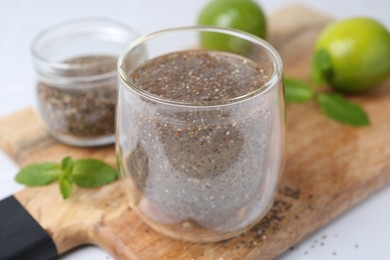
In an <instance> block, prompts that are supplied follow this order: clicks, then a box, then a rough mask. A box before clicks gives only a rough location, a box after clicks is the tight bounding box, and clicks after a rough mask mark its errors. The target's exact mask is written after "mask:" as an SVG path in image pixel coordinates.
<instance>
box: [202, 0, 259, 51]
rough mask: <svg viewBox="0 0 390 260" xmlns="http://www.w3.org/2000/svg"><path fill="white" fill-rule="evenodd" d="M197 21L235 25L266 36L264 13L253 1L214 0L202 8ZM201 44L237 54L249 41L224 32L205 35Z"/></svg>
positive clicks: (231, 26)
mask: <svg viewBox="0 0 390 260" xmlns="http://www.w3.org/2000/svg"><path fill="white" fill-rule="evenodd" d="M197 24H198V25H212V26H219V27H227V28H234V29H238V30H242V31H245V32H248V33H251V34H254V35H256V36H258V37H260V38H265V37H266V18H265V15H264V12H263V10H262V9H261V7H260V6H259V5H258V4H257V3H256V2H254V1H253V0H212V1H211V2H210V3H209V4H208V5H206V6H205V7H204V8H203V9H202V10H201V12H200V14H199V17H198V22H197ZM201 45H202V47H203V48H206V49H214V50H221V51H228V52H236V53H243V52H246V51H247V49H248V42H245V41H244V40H241V39H239V38H237V37H234V36H228V35H224V34H220V33H203V34H201Z"/></svg>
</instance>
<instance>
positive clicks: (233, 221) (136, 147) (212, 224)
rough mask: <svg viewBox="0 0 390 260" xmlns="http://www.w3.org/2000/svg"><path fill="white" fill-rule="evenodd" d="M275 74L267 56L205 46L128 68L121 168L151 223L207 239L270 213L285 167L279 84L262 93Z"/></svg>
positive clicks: (135, 204)
mask: <svg viewBox="0 0 390 260" xmlns="http://www.w3.org/2000/svg"><path fill="white" fill-rule="evenodd" d="M122 69H123V67H122ZM273 71H274V68H273V65H272V62H270V60H267V59H264V60H263V63H257V62H254V61H252V60H251V59H248V58H246V57H243V56H240V55H236V54H231V53H225V52H218V51H207V50H186V51H177V52H171V53H167V54H164V55H160V56H157V57H154V58H152V59H150V60H148V61H146V62H143V63H142V64H140V65H139V66H137V67H136V68H134V69H132V70H129V71H128V73H127V75H126V77H127V79H126V80H128V81H127V82H124V81H122V82H121V84H122V85H121V86H120V88H119V100H118V102H119V104H118V115H117V123H118V124H117V126H118V127H117V152H118V165H119V168H120V172H121V174H122V177H123V178H122V182H123V187H124V189H125V190H126V193H127V198H128V199H129V201H130V205H131V207H132V208H133V209H134V210H135V211H136V212H137V213H138V214H139V215H140V217H141V218H142V219H143V220H144V221H145V222H146V223H148V224H149V225H150V226H152V227H153V228H154V229H156V230H157V231H159V232H162V233H164V234H166V235H168V236H170V237H173V238H176V239H181V240H188V241H196V242H207V241H217V240H221V239H226V238H229V237H232V236H234V235H237V234H239V233H241V232H243V231H244V230H246V229H248V228H249V227H251V226H252V225H254V224H255V223H256V222H257V221H258V220H259V219H260V218H262V217H263V216H264V214H265V213H266V212H267V211H268V209H269V207H270V206H271V203H272V198H273V194H274V191H275V187H276V183H277V180H278V178H279V171H280V166H281V161H282V144H283V137H282V136H283V122H282V120H283V111H282V108H283V106H281V103H280V102H282V100H280V98H283V96H282V93H281V87H279V88H274V89H273V90H272V89H269V88H266V87H264V86H266V85H267V83H268V82H269V80H270V77H272V75H273ZM122 72H123V70H122ZM122 77H123V76H122ZM122 79H123V78H122ZM125 84H128V86H127V87H126V86H124V85H125ZM278 84H279V83H278Z"/></svg>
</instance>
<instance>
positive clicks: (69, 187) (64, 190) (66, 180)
mask: <svg viewBox="0 0 390 260" xmlns="http://www.w3.org/2000/svg"><path fill="white" fill-rule="evenodd" d="M59 186H60V192H61V195H62V197H63V198H64V199H67V198H69V197H70V195H72V193H73V182H72V179H71V178H70V176H69V175H67V174H64V175H62V176H61V178H60V180H59Z"/></svg>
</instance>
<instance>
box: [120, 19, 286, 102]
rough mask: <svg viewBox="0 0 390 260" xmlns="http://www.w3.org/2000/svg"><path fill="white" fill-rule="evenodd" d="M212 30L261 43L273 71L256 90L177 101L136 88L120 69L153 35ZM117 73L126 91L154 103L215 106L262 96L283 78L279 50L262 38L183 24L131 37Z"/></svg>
mask: <svg viewBox="0 0 390 260" xmlns="http://www.w3.org/2000/svg"><path fill="white" fill-rule="evenodd" d="M191 31H192V32H215V33H223V34H228V35H231V36H235V37H238V38H241V39H244V40H247V41H249V42H252V43H254V44H256V45H258V46H261V47H262V48H263V49H265V50H266V51H267V53H269V54H270V55H271V57H272V59H273V60H272V65H273V73H272V75H271V77H270V79H269V80H268V81H267V82H265V83H264V84H262V86H260V87H259V88H257V89H256V90H254V91H252V92H249V93H247V94H244V95H241V96H238V97H234V98H228V99H221V100H215V101H214V100H213V101H202V102H199V101H178V100H174V99H170V98H166V97H162V96H159V95H155V94H152V93H150V92H148V91H146V90H144V89H142V88H141V87H139V86H138V85H137V84H135V83H134V82H133V81H132V80H131V79H130V78H129V77H128V76H127V75H126V72H125V71H124V70H123V69H122V68H123V64H124V60H125V58H126V56H127V54H128V53H130V52H131V51H132V50H133V49H134V48H136V47H138V46H140V45H141V44H142V43H145V42H147V41H149V40H152V39H154V38H157V37H159V36H163V35H166V34H169V33H176V32H191ZM117 71H118V75H119V78H120V82H123V83H125V84H121V85H125V87H126V88H127V89H128V90H132V91H135V92H136V93H137V94H139V95H140V96H142V97H144V98H147V99H149V100H152V101H154V102H158V103H162V104H167V105H176V106H187V107H215V106H224V105H232V104H236V103H240V102H242V101H245V100H248V99H251V98H252V97H255V96H258V95H263V94H265V93H266V92H268V90H270V89H273V88H275V87H277V86H278V82H279V81H281V80H282V77H283V63H282V58H281V57H280V55H279V53H278V52H277V51H276V49H275V48H274V47H273V46H272V45H271V44H270V43H268V42H267V41H265V40H263V39H261V38H260V37H257V36H255V35H253V34H250V33H247V32H244V31H241V30H237V29H232V28H224V27H217V26H183V27H174V28H168V29H163V30H160V31H156V32H153V33H150V34H147V35H144V36H141V37H139V38H138V39H136V40H134V41H133V42H132V43H130V44H129V45H128V46H127V47H126V48H125V49H124V50H123V51H122V53H121V55H120V56H119V58H118V69H117Z"/></svg>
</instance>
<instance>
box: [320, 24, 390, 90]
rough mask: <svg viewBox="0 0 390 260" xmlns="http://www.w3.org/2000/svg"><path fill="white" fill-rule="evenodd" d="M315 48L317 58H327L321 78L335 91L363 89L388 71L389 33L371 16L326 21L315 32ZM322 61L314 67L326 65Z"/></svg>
mask: <svg viewBox="0 0 390 260" xmlns="http://www.w3.org/2000/svg"><path fill="white" fill-rule="evenodd" d="M315 52H316V53H315V54H320V55H317V58H322V60H326V59H328V61H326V62H324V63H328V62H329V68H328V71H323V72H324V77H325V80H326V81H327V82H328V83H329V84H330V85H331V86H332V87H333V88H335V89H336V90H339V91H343V92H347V93H359V92H364V91H367V90H370V89H372V88H374V87H375V86H378V85H379V83H381V82H382V81H384V80H385V79H386V78H387V77H388V76H389V75H390V33H389V31H388V30H387V29H386V28H385V27H384V26H383V25H382V24H381V23H379V22H378V21H376V20H373V19H371V18H362V17H359V18H349V19H346V20H342V21H338V22H335V23H333V24H331V25H329V26H328V27H327V28H325V30H324V31H323V32H322V33H321V35H320V36H319V38H318V40H317V43H316V46H315ZM324 54H325V55H324ZM315 57H316V56H315ZM327 57H328V58H327ZM324 58H325V59H324ZM314 63H315V62H314ZM317 63H318V62H317ZM324 63H323V64H322V65H324V66H322V65H321V64H317V67H321V66H322V67H328V65H327V64H324ZM313 65H314V67H315V66H316V65H315V64H313ZM325 70H326V69H325Z"/></svg>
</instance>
